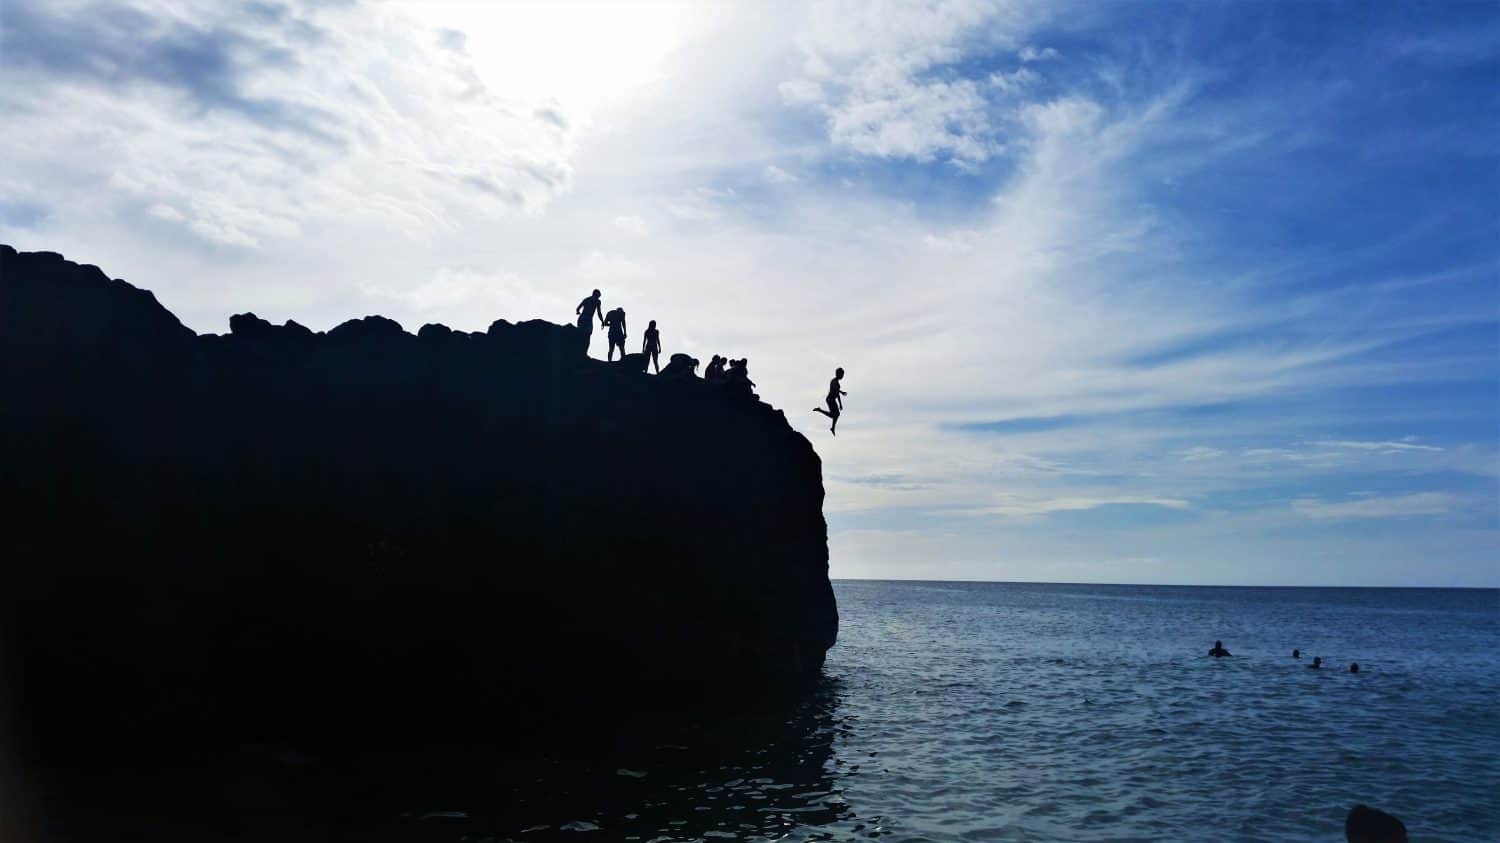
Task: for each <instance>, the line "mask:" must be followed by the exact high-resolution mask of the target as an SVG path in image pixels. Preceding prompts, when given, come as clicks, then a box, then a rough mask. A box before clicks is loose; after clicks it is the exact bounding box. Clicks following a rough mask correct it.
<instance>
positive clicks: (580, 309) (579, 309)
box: [573, 299, 589, 316]
mask: <svg viewBox="0 0 1500 843" xmlns="http://www.w3.org/2000/svg"><path fill="white" fill-rule="evenodd" d="M588 303H589V300H588V299H584V300H583V301H581V302H579V303H578V306H577V307H575V308H573V315H574V316H577V315H578V314H580V313H582V312H583V306H584V305H586V304H588Z"/></svg>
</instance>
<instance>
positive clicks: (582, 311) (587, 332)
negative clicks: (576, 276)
mask: <svg viewBox="0 0 1500 843" xmlns="http://www.w3.org/2000/svg"><path fill="white" fill-rule="evenodd" d="M603 310H604V302H603V301H601V300H600V298H599V291H598V290H595V291H594V294H593V295H591V296H589V297H588V298H586V299H584V300H583V301H581V302H579V303H578V307H577V308H575V309H574V310H573V312H574V313H576V314H578V330H580V331H582V332H583V350H584V352H587V351H588V350H589V338H590V337H592V336H593V334H594V317H595V316H598V317H599V324H600V325H601V326H602V325H603V324H604V313H603Z"/></svg>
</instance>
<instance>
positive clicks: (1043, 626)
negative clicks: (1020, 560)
mask: <svg viewBox="0 0 1500 843" xmlns="http://www.w3.org/2000/svg"><path fill="white" fill-rule="evenodd" d="M835 590H836V591H837V593H838V600H839V609H840V614H841V618H842V626H841V631H840V635H839V643H838V645H837V646H836V647H835V648H834V649H833V650H832V651H831V652H830V654H829V662H828V666H827V669H826V673H827V679H826V681H825V682H824V683H823V684H822V686H821V688H820V689H819V691H818V692H817V693H816V695H815V696H814V697H813V698H812V699H810V700H807V701H805V702H801V703H798V704H795V705H790V706H788V707H787V708H786V709H785V710H782V711H778V712H775V713H773V714H768V715H759V716H744V717H740V718H734V719H731V720H730V721H728V722H718V723H714V724H713V725H699V724H676V725H661V724H658V726H657V727H656V728H657V731H656V732H655V734H656V735H658V737H659V741H646V742H644V743H642V744H641V745H639V746H635V747H630V746H624V747H621V749H620V750H619V753H618V757H611V758H609V759H607V760H604V761H602V762H601V761H598V760H594V761H590V762H587V763H584V762H579V761H576V760H569V759H565V758H558V759H554V760H552V761H550V762H545V763H541V764H538V765H534V766H533V768H532V769H530V770H528V778H529V780H528V781H526V782H523V783H520V784H514V785H510V786H508V791H507V793H506V794H505V795H504V797H503V798H502V799H500V800H499V801H500V802H503V804H504V806H505V809H504V812H503V813H504V819H503V820H500V819H499V818H498V817H497V815H496V814H495V813H494V812H493V810H492V808H491V807H487V806H486V805H485V804H482V802H487V801H489V800H482V802H481V804H462V801H461V800H455V799H454V798H453V797H455V796H456V794H452V795H450V797H449V801H446V802H433V803H432V804H422V805H411V806H408V809H409V810H407V811H405V812H403V813H402V817H403V822H402V823H401V825H402V827H403V829H404V832H405V833H403V834H400V835H398V836H400V837H403V838H406V837H410V838H412V839H416V838H421V839H433V840H438V839H446V840H458V839H468V840H497V841H498V840H505V839H507V838H509V839H572V840H582V839H596V840H605V839H608V840H641V841H668V840H699V839H710V840H712V839H789V840H815V839H835V840H845V839H869V838H881V839H885V840H1070V841H1092V840H1099V841H1103V840H1111V841H1121V840H1205V841H1233V840H1247V841H1251V840H1253V841H1260V840H1287V841H1304V840H1305V841H1313V840H1318V841H1336V840H1342V839H1343V832H1342V827H1343V820H1344V815H1345V813H1346V812H1347V811H1348V809H1349V807H1350V806H1352V805H1354V804H1355V803H1357V802H1365V803H1368V804H1371V805H1374V806H1378V807H1380V808H1383V809H1385V810H1388V811H1390V812H1392V813H1394V814H1396V815H1397V816H1399V817H1401V818H1402V819H1403V820H1404V821H1405V823H1406V825H1407V828H1408V829H1409V830H1410V831H1411V833H1412V839H1413V840H1414V841H1437V840H1451V841H1478V840H1500V655H1497V654H1500V591H1492V590H1491V591H1447V590H1422V589H1313V588H1186V587H1147V586H1085V585H1040V584H993V583H985V584H981V583H912V582H904V583H897V582H868V581H846V582H838V583H835ZM1216 638H1219V639H1223V641H1224V644H1225V646H1226V647H1227V648H1228V649H1229V650H1230V651H1232V652H1233V653H1234V656H1233V657H1232V658H1228V659H1212V658H1208V657H1207V656H1206V652H1207V650H1208V649H1209V647H1211V646H1212V645H1213V642H1214V639H1216ZM1294 647H1297V648H1300V649H1301V650H1302V652H1303V654H1304V658H1303V660H1302V661H1295V660H1293V659H1292V658H1291V656H1290V654H1291V651H1292V648H1294ZM1314 655H1320V656H1322V657H1323V659H1324V661H1325V663H1326V664H1327V667H1326V668H1325V669H1324V670H1321V671H1314V670H1310V669H1308V668H1307V666H1306V665H1307V664H1308V662H1309V660H1310V659H1311V657H1312V656H1314ZM1350 661H1358V662H1359V664H1360V666H1361V668H1362V670H1361V672H1360V674H1359V675H1350V674H1348V673H1347V669H1348V665H1349V662H1350ZM455 801H457V802H458V803H459V804H453V803H454V802H455ZM387 830H388V831H389V830H393V829H387Z"/></svg>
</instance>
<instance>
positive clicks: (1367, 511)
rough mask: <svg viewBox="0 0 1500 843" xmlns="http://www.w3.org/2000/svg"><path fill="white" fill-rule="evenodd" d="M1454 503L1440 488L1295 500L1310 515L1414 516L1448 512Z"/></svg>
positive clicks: (1326, 516) (1304, 513) (1296, 508)
mask: <svg viewBox="0 0 1500 843" xmlns="http://www.w3.org/2000/svg"><path fill="white" fill-rule="evenodd" d="M1454 505H1455V499H1454V497H1453V496H1452V495H1447V494H1443V493H1441V492H1414V493H1412V494H1409V495H1395V496H1390V497H1362V498H1359V499H1357V500H1348V501H1324V500H1317V499H1313V498H1303V499H1299V500H1296V501H1293V502H1292V508H1293V509H1294V510H1296V511H1297V512H1298V513H1299V514H1301V515H1306V516H1307V517H1309V518H1411V517H1416V516H1424V515H1446V514H1447V513H1449V512H1451V511H1452V510H1453V508H1454Z"/></svg>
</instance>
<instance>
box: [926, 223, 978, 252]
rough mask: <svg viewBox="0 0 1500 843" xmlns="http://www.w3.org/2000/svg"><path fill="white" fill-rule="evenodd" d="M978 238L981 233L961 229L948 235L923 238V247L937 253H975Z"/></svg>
mask: <svg viewBox="0 0 1500 843" xmlns="http://www.w3.org/2000/svg"><path fill="white" fill-rule="evenodd" d="M978 237H979V232H977V231H974V230H973V229H968V228H960V229H955V230H953V231H950V232H948V233H946V234H928V235H925V236H923V238H922V245H924V246H926V247H927V248H929V249H932V250H934V251H937V252H944V253H947V254H963V253H965V252H972V251H974V241H975V240H976V239H978Z"/></svg>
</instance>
